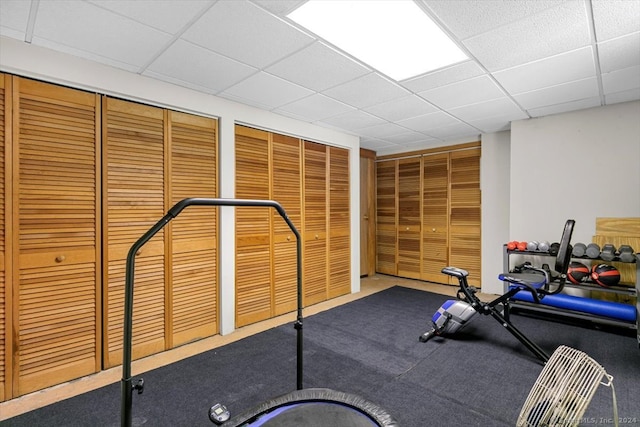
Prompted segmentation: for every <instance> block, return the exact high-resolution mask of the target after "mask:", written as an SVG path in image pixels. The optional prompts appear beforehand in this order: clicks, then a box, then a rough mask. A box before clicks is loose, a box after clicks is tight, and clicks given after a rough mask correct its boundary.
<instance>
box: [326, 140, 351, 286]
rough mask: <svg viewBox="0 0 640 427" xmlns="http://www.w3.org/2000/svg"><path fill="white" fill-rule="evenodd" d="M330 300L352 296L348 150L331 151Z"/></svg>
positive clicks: (335, 149) (337, 149)
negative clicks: (342, 296) (341, 296)
mask: <svg viewBox="0 0 640 427" xmlns="http://www.w3.org/2000/svg"><path fill="white" fill-rule="evenodd" d="M328 150H329V239H328V240H329V251H328V253H329V295H328V296H329V298H335V297H337V296H340V295H345V294H348V293H350V292H351V218H350V211H349V150H346V149H344V148H337V147H329V148H328Z"/></svg>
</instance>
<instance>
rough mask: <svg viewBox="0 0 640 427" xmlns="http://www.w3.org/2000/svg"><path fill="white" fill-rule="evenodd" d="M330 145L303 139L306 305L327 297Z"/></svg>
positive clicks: (304, 281) (304, 278) (304, 280)
mask: <svg viewBox="0 0 640 427" xmlns="http://www.w3.org/2000/svg"><path fill="white" fill-rule="evenodd" d="M327 201H328V200H327V147H326V146H325V145H322V144H318V143H315V142H309V141H305V142H304V234H303V240H304V250H303V257H304V261H303V265H304V268H303V272H304V273H303V283H304V305H305V306H308V305H312V304H315V303H318V302H321V301H325V300H326V299H327V273H328V268H327Z"/></svg>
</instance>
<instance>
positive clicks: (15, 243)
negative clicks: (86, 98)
mask: <svg viewBox="0 0 640 427" xmlns="http://www.w3.org/2000/svg"><path fill="white" fill-rule="evenodd" d="M12 83H13V85H12V90H13V97H12V99H13V101H12V104H13V106H12V113H13V114H12V133H13V144H12V150H11V151H12V152H11V171H12V175H13V179H12V185H11V188H12V196H13V194H16V195H17V194H20V179H19V176H18V175H17V171H19V170H20V168H19V167H18V166H19V164H18V161H19V154H20V153H19V146H20V132H19V128H20V127H19V123H20V78H19V77H17V76H13V82H12ZM10 203H11V229H12V230H17V229H18V226H19V224H18V215H17V212H18V209H19V208H20V206H19V203H18V197H11V202H10ZM19 234H20V233H16V232H14V233H12V236H11V257H12V260H11V268H12V272H16V271H19V268H20V266H19V265H18V259H19V255H20V254H19V253H18V249H19V247H20V245H19V243H20V241H19ZM12 279H13V277H12ZM18 284H19V281H18V280H12V281H11V285H10V288H11V293H12V301H11V310H12V313H11V319H12V325H11V338H12V345H11V355H10V357H11V371H12V373H13V375H12V392H13V393H14V394H15V393H16V391H17V390H18V389H19V379H20V376H19V375H18V372H19V369H20V356H19V355H20V344H19V342H18V339H17V338H18V334H19V330H18V329H19V324H20V322H19V320H20V319H19V305H18V304H19V301H18V298H15V296H16V295H18V289H17V288H18Z"/></svg>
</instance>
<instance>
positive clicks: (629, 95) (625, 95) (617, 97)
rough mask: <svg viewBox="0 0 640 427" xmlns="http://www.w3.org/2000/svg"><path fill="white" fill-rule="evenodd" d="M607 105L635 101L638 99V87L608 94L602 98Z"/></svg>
mask: <svg viewBox="0 0 640 427" xmlns="http://www.w3.org/2000/svg"><path fill="white" fill-rule="evenodd" d="M604 99H605V101H606V104H607V105H611V104H617V103H619V102H629V101H637V100H638V99H640V87H638V88H636V89H629V90H625V91H623V92H616V93H610V94H607V95H605V96H604Z"/></svg>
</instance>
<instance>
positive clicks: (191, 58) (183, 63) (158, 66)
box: [143, 40, 258, 93]
mask: <svg viewBox="0 0 640 427" xmlns="http://www.w3.org/2000/svg"><path fill="white" fill-rule="evenodd" d="M256 72H258V70H257V69H256V68H253V67H250V66H248V65H246V64H242V63H240V62H237V61H234V60H232V59H229V58H227V57H225V56H222V55H219V54H217V53H215V52H212V51H210V50H207V49H204V48H202V47H200V46H196V45H194V44H192V43H189V42H187V41H184V40H177V41H176V42H175V43H173V44H172V45H171V46H170V47H169V48H168V49H167V50H166V51H164V52H163V53H162V54H161V55H160V57H159V58H157V59H156V60H155V61H154V62H153V63H152V64H151V65H150V66H149V67H147V70H146V71H145V72H144V73H143V74H145V75H154V76H158V77H159V78H162V77H160V76H166V77H169V78H170V79H174V80H178V81H182V82H189V83H192V84H195V85H197V86H200V87H203V88H207V91H208V92H212V93H217V92H220V91H222V90H224V89H227V88H228V87H229V86H232V85H234V84H236V83H238V82H240V81H242V80H243V79H245V78H247V77H249V76H250V75H252V74H255V73H256Z"/></svg>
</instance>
